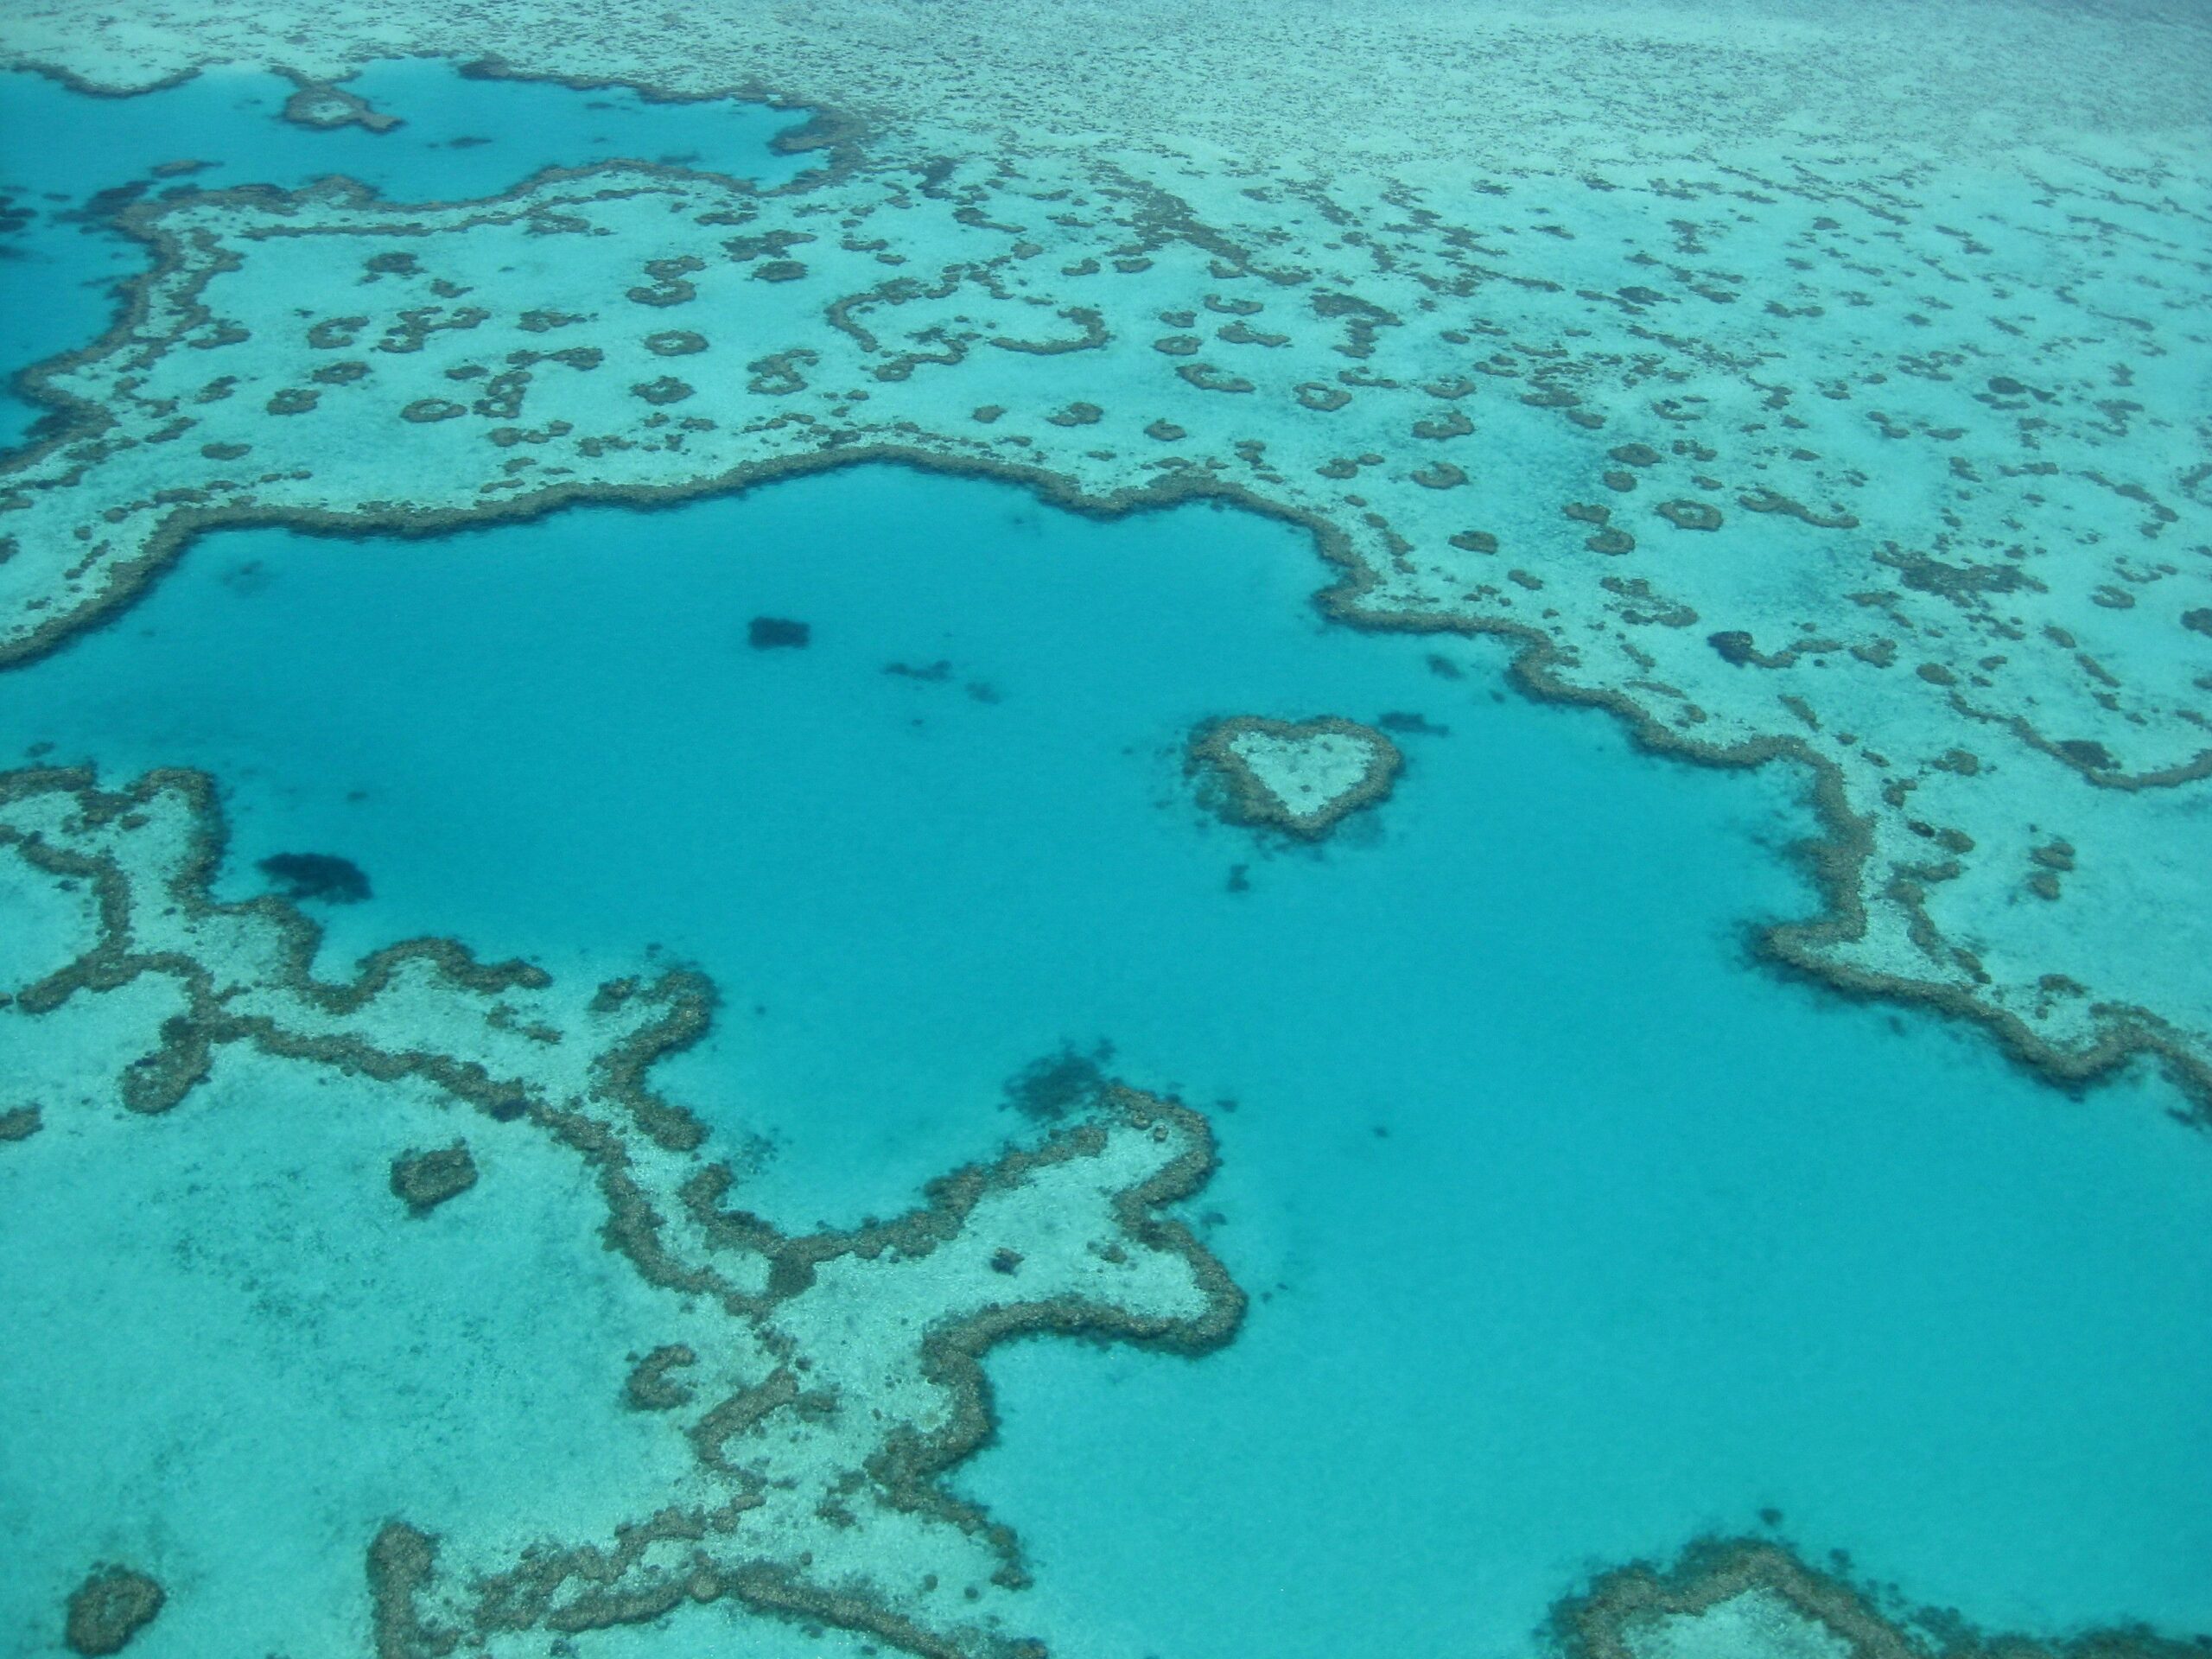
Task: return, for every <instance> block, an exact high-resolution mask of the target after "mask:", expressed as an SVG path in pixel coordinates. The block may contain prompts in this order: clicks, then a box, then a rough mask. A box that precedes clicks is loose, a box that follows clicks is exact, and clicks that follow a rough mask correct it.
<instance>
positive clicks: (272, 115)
mask: <svg viewBox="0 0 2212 1659" xmlns="http://www.w3.org/2000/svg"><path fill="white" fill-rule="evenodd" d="M346 90H347V91H349V92H353V93H354V94H355V95H356V96H358V97H360V98H364V99H367V100H368V102H369V104H370V105H371V106H372V108H374V109H376V110H377V111H380V112H382V113H385V114H389V115H396V116H397V117H399V118H401V121H402V123H403V124H402V125H400V126H397V127H395V128H393V129H391V130H389V131H386V132H383V133H372V132H370V131H368V130H365V129H364V128H361V127H359V126H348V127H340V128H337V129H334V130H319V129H316V128H313V127H307V126H302V125H300V124H297V123H295V122H290V121H286V120H284V119H283V118H282V112H283V108H284V102H285V99H288V98H289V97H290V96H291V94H292V92H293V91H294V86H293V83H292V82H290V81H289V80H286V79H283V77H282V76H279V75H274V74H269V73H263V72H258V71H249V70H243V69H211V70H207V71H206V72H203V73H200V74H198V75H195V76H194V78H193V79H190V80H188V81H185V82H183V83H182V84H181V85H179V86H171V87H168V88H165V89H163V90H162V91H161V92H154V93H149V94H148V95H146V96H143V97H139V98H127V99H98V100H94V99H87V98H86V97H85V96H84V95H82V94H79V93H77V92H71V91H69V90H68V89H67V87H65V86H62V85H60V83H59V82H57V81H54V80H50V79H47V78H46V77H45V76H42V75H38V74H34V73H30V72H29V71H28V70H16V71H11V72H6V73H0V208H4V209H6V210H9V211H10V213H11V215H28V216H29V217H28V218H22V219H16V218H13V217H11V218H10V220H9V221H8V223H7V225H6V227H5V228H0V377H5V376H10V375H12V374H14V373H15V372H16V371H17V370H18V369H21V368H23V367H25V366H27V365H29V364H32V363H35V362H38V361H40V360H41V359H45V358H48V357H52V356H54V355H55V354H57V353H61V352H66V351H70V350H73V349H74V348H76V347H77V346H81V345H83V344H85V343H86V342H87V341H89V340H92V339H93V338H94V337H95V336H97V335H98V334H99V333H100V332H101V331H102V330H103V329H105V327H107V325H108V323H109V322H110V321H111V319H112V318H113V315H114V314H115V310H116V304H117V302H116V299H115V284H116V283H118V282H119V281H121V280H123V279H124V278H126V277H133V276H136V275H137V274H138V273H139V272H140V271H142V270H144V269H145V266H146V259H145V255H144V252H143V249H142V248H141V247H140V246H139V245H138V244H137V243H135V242H133V241H131V240H130V239H129V238H125V237H123V236H121V235H118V234H117V233H116V232H113V231H112V230H110V229H108V228H106V227H105V226H103V225H101V224H100V223H99V220H98V219H97V217H89V218H88V217H87V213H88V211H90V210H96V209H97V207H98V204H96V203H94V202H93V200H92V199H93V198H94V196H96V195H97V194H99V193H100V192H103V191H118V190H126V189H134V188H135V189H137V191H138V192H140V193H141V194H145V195H149V196H154V195H158V194H161V193H162V192H164V191H167V190H172V189H195V188H196V189H207V190H223V189H230V188H235V187H237V186H239V185H247V184H262V185H273V186H275V187H277V188H280V189H286V190H292V189H297V188H299V187H300V186H302V185H303V184H306V183H308V182H309V181H311V180H315V179H319V178H323V177H326V176H327V175H331V174H334V173H335V174H343V175H345V176H346V177H347V178H350V179H355V180H358V181H359V182H361V183H363V184H365V185H367V186H369V187H370V188H372V189H373V190H375V191H377V192H378V194H381V195H384V196H386V197H388V198H390V199H391V200H395V201H458V200H467V199H469V198H472V197H476V196H489V195H496V194H499V193H500V192H501V191H504V190H507V189H511V188H513V187H514V186H515V185H517V184H519V183H521V182H522V181H523V180H524V179H526V178H528V177H530V176H531V175H532V174H534V173H537V172H540V171H542V170H543V169H544V168H549V167H584V166H588V165H590V164H591V163H593V162H605V161H613V160H618V159H620V160H632V161H645V162H665V163H667V164H670V165H672V166H679V167H685V168H696V169H698V170H700V171H703V172H715V173H724V174H728V175H731V176H733V177H738V178H746V179H751V180H753V181H756V182H758V183H759V184H760V186H761V187H762V188H772V187H773V186H775V185H779V184H782V183H785V182H787V181H790V180H791V179H793V178H795V177H797V176H798V175H799V173H800V172H802V171H803V170H804V168H806V167H807V166H808V165H809V164H810V163H809V162H808V160H807V158H805V157H804V156H779V155H776V154H774V153H773V152H772V151H771V150H769V149H767V148H766V144H767V141H768V140H769V139H770V138H771V137H773V136H774V135H775V134H776V133H778V132H780V131H783V130H787V129H789V128H791V127H792V126H794V125H796V124H798V120H799V119H801V118H800V117H798V116H794V115H791V114H789V113H786V112H784V111H776V110H772V109H769V108H767V107H766V105H759V104H741V103H738V102H736V101H734V100H732V99H715V100H712V101H707V102H700V103H651V102H648V101H647V100H645V99H643V98H641V97H640V96H639V94H637V93H636V92H632V91H630V90H629V89H628V88H626V87H613V88H606V89H600V90H594V91H589V92H574V91H571V90H569V88H567V87H565V86H557V85H554V84H550V83H543V82H535V81H526V80H478V79H468V78H467V77H464V76H463V75H462V74H461V73H460V70H459V67H457V66H456V65H454V64H451V63H447V62H442V61H440V60H436V59H414V60H391V61H385V62H380V63H374V64H372V65H370V66H369V67H367V68H366V69H365V70H363V71H362V73H360V74H359V75H358V76H356V77H354V78H353V79H351V80H349V81H347V82H346ZM183 161H204V162H210V163H212V165H210V166H209V167H207V168H204V169H202V170H200V171H198V172H194V173H191V174H188V175H183V176H181V177H175V178H168V179H163V178H161V177H158V176H156V175H155V174H154V172H153V170H152V169H154V168H157V167H160V166H162V165H163V164H165V163H168V162H183ZM39 412H40V411H39V410H38V409H37V408H36V407H35V405H33V404H29V403H28V402H26V401H25V400H24V399H22V397H18V396H16V395H15V393H14V392H13V391H10V393H9V395H8V397H6V399H5V400H4V401H0V450H4V449H6V448H10V447H12V446H14V445H16V444H17V443H20V442H22V439H23V436H24V435H25V434H26V433H27V432H28V431H29V428H30V426H31V423H33V422H34V421H35V420H36V418H37V417H38V415H39Z"/></svg>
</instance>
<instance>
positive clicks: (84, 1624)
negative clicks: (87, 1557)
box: [63, 1567, 168, 1654]
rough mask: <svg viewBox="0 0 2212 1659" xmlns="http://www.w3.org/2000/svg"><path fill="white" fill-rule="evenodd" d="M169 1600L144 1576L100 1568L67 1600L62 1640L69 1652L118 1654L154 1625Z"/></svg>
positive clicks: (126, 1570) (118, 1568)
mask: <svg viewBox="0 0 2212 1659" xmlns="http://www.w3.org/2000/svg"><path fill="white" fill-rule="evenodd" d="M167 1599H168V1597H167V1596H166V1595H165V1594H164V1593H163V1592H162V1586H160V1585H158V1584H156V1583H155V1582H154V1580H151V1579H149V1578H148V1577H147V1576H146V1575H145V1574H144V1573H138V1572H134V1571H132V1570H131V1569H130V1567H100V1568H99V1569H97V1570H96V1571H94V1572H93V1573H92V1576H91V1577H89V1578H87V1579H86V1580H85V1581H84V1583H82V1584H80V1585H79V1586H77V1590H76V1592H75V1593H74V1594H73V1595H72V1596H71V1597H70V1598H69V1620H68V1624H67V1625H66V1626H65V1627H64V1631H63V1634H64V1637H65V1638H66V1639H67V1642H68V1643H69V1651H70V1652H72V1653H82V1654H107V1653H120V1652H122V1651H123V1649H124V1644H125V1643H128V1642H129V1641H130V1638H131V1637H134V1636H136V1635H137V1634H138V1632H139V1631H140V1630H143V1629H144V1628H145V1627H146V1626H147V1625H149V1624H152V1623H153V1620H154V1615H155V1614H156V1613H158V1612H160V1611H162V1602H164V1601H166V1600H167Z"/></svg>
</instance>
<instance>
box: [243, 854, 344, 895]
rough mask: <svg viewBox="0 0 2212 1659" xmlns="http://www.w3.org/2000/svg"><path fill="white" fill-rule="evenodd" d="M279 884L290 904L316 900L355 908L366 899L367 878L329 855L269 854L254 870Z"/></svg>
mask: <svg viewBox="0 0 2212 1659" xmlns="http://www.w3.org/2000/svg"><path fill="white" fill-rule="evenodd" d="M257 868H259V869H260V871H261V873H262V874H264V875H266V876H268V877H270V879H271V880H276V881H277V882H279V883H281V884H282V886H281V887H280V888H279V891H280V892H282V893H283V895H284V897H285V898H287V899H290V900H291V901H292V902H293V903H294V904H298V903H300V902H301V901H302V900H304V899H321V900H322V901H323V902H324V903H325V904H331V905H358V904H359V903H360V902H361V900H362V899H365V898H367V897H368V896H369V878H368V875H367V874H366V872H365V871H364V870H363V869H362V868H361V867H360V866H359V865H358V864H356V863H354V862H353V860H352V859H350V858H340V857H338V856H337V855H335V854H333V853H271V854H270V855H269V856H268V857H267V858H264V859H263V860H262V861H261V862H260V864H259V866H258V867H257Z"/></svg>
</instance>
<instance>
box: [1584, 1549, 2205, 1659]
mask: <svg viewBox="0 0 2212 1659" xmlns="http://www.w3.org/2000/svg"><path fill="white" fill-rule="evenodd" d="M1753 1594H1756V1595H1759V1596H1762V1597H1764V1598H1765V1599H1769V1600H1770V1601H1772V1602H1775V1603H1778V1604H1780V1605H1782V1606H1783V1607H1785V1608H1787V1609H1788V1610H1789V1612H1791V1613H1793V1614H1795V1615H1796V1617H1797V1618H1800V1619H1802V1620H1803V1621H1804V1622H1805V1623H1806V1624H1810V1625H1813V1626H1815V1627H1816V1628H1817V1629H1819V1630H1821V1631H1823V1632H1825V1633H1826V1634H1827V1635H1828V1636H1830V1637H1834V1639H1835V1640H1836V1641H1838V1642H1840V1643H1842V1644H1843V1645H1844V1647H1845V1649H1847V1652H1848V1654H1849V1656H1850V1659H2202V1656H2203V1655H2204V1654H2205V1653H2206V1652H2207V1651H2208V1650H2212V1642H2208V1641H2207V1640H2206V1639H2203V1638H2199V1639H2197V1640H2195V1641H2176V1640H2173V1639H2172V1638H2171V1637H2162V1636H2159V1635H2158V1634H2157V1633H2155V1632H2154V1631H2152V1630H2148V1629H2146V1628H2145V1627H2143V1626H2140V1625H2135V1626H2129V1627H2126V1628H2123V1629H2118V1630H2096V1631H2092V1632H2089V1633H2088V1634H2086V1635H2082V1636H2075V1637H2068V1638H2066V1639H2064V1640H2063V1641H2055V1642H2045V1641H2039V1640H2037V1639H2034V1638H2031V1637H2022V1636H1989V1635H1986V1634H1984V1633H1982V1632H1980V1631H1978V1630H1974V1629H1973V1628H1972V1627H1970V1626H1969V1625H1967V1623H1966V1622H1965V1621H1964V1620H1963V1619H1961V1618H1960V1617H1959V1616H1958V1615H1957V1614H1956V1613H1955V1612H1952V1611H1949V1610H1948V1609H1943V1608H1914V1609H1911V1610H1909V1611H1903V1612H1900V1613H1898V1614H1897V1615H1894V1616H1892V1615H1891V1614H1888V1613H1885V1611H1882V1610H1881V1609H1880V1608H1879V1607H1878V1606H1877V1605H1876V1604H1875V1601H1874V1599H1872V1596H1870V1595H1869V1594H1868V1593H1867V1592H1864V1591H1862V1590H1860V1589H1859V1588H1858V1587H1857V1586H1854V1585H1853V1584H1852V1583H1850V1582H1849V1581H1848V1580H1846V1579H1844V1578H1841V1577H1840V1576H1838V1575H1836V1574H1834V1573H1823V1572H1821V1571H1819V1570H1817V1569H1816V1568H1814V1567H1808V1566H1807V1565H1806V1564H1805V1563H1804V1562H1803V1561H1802V1560H1799V1559H1798V1558H1797V1557H1796V1555H1795V1554H1791V1553H1790V1551H1789V1550H1788V1549H1786V1548H1783V1547H1782V1546H1781V1545H1779V1544H1776V1543H1773V1542H1770V1541H1767V1540H1764V1539H1758V1538H1707V1539H1701V1540H1700V1541H1698V1542H1696V1543H1694V1544H1692V1545H1691V1546H1690V1547H1689V1548H1688V1549H1686V1550H1685V1551H1684V1552H1683V1553H1682V1555H1681V1559H1680V1560H1677V1561H1676V1562H1675V1565H1674V1567H1671V1568H1669V1569H1667V1570H1664V1571H1662V1570H1661V1569H1659V1568H1657V1567H1654V1566H1652V1565H1650V1564H1649V1563H1647V1562H1636V1563H1632V1564H1630V1565H1629V1566H1626V1567H1617V1568H1615V1569H1613V1570H1612V1571H1611V1572H1608V1573H1603V1574H1601V1575H1600V1576H1599V1578H1598V1579H1597V1580H1594V1581H1593V1582H1592V1584H1591V1585H1590V1586H1589V1587H1588V1588H1587V1589H1586V1590H1585V1591H1582V1592H1579V1593H1577V1594H1575V1595H1573V1596H1569V1597H1567V1599H1564V1600H1562V1601H1560V1602H1559V1603H1558V1604H1557V1605H1554V1608H1553V1609H1552V1615H1551V1619H1550V1635H1551V1637H1552V1640H1553V1643H1554V1649H1555V1651H1557V1652H1558V1653H1559V1654H1560V1656H1561V1659H1637V1655H1638V1652H1639V1643H1638V1642H1637V1637H1639V1636H1640V1635H1642V1634H1643V1633H1644V1632H1646V1631H1648V1630H1650V1629H1652V1627H1654V1626H1655V1625H1656V1624H1660V1623H1661V1622H1662V1621H1668V1620H1674V1619H1695V1618H1698V1617H1700V1615H1702V1614H1704V1613H1706V1612H1707V1611H1710V1610H1712V1609H1713V1608H1715V1607H1718V1606H1719V1605H1722V1604H1723V1603H1726V1602H1729V1601H1732V1600H1733V1599H1736V1598H1737V1597H1738V1596H1744V1595H1753ZM1930 1637H1932V1638H1933V1640H1932V1641H1931V1640H1929V1638H1930ZM1674 1650H1675V1651H1686V1650H1694V1649H1682V1648H1679V1647H1678V1648H1676V1649H1674Z"/></svg>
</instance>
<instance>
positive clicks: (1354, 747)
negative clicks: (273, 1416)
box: [1190, 715, 1405, 841]
mask: <svg viewBox="0 0 2212 1659" xmlns="http://www.w3.org/2000/svg"><path fill="white" fill-rule="evenodd" d="M1404 764H1405V757H1404V756H1403V755H1402V754H1401V753H1399V752H1398V746H1397V745H1396V744H1395V743H1393V742H1392V741H1390V740H1389V738H1388V737H1385V736H1384V735H1383V734H1382V733H1381V732H1378V731H1376V729H1375V728H1373V727H1371V726H1363V725H1361V724H1360V723H1359V722H1358V721H1351V720H1344V719H1341V718H1339V717H1338V716H1336V715H1326V716H1324V717H1323V718H1321V719H1319V720H1306V721H1281V720H1269V719H1268V718H1266V717H1265V716H1264V715H1232V716H1231V717H1230V718H1229V719H1226V720H1216V721H1208V722H1207V723H1206V724H1205V725H1204V726H1202V727H1200V728H1198V731H1197V733H1196V734H1193V735H1192V739H1191V751H1190V770H1191V772H1192V775H1193V776H1195V777H1197V778H1198V780H1199V785H1198V787H1199V798H1200V799H1201V800H1203V801H1204V802H1205V804H1206V805H1207V806H1209V807H1211V809H1212V810H1214V811H1215V812H1217V813H1218V814H1219V815H1220V816H1221V817H1224V818H1226V819H1228V820H1229V821H1230V823H1243V824H1250V825H1255V826H1259V825H1265V826H1267V827H1268V828H1271V829H1281V830H1284V831H1286V832H1287V833H1288V834H1290V835H1293V836H1298V837H1299V838H1300V840H1304V841H1319V839H1321V837H1322V836H1325V835H1327V834H1328V833H1329V832H1330V831H1331V830H1332V829H1335V828H1336V827H1337V825H1338V824H1339V823H1342V822H1343V821H1344V819H1345V818H1346V817H1349V816H1350V815H1351V814H1352V813H1354V812H1357V810H1359V809H1360V808H1361V807H1363V806H1368V805H1370V804H1373V803H1375V802H1376V801H1379V800H1381V799H1383V797H1385V796H1386V795H1388V794H1389V792H1390V789H1391V785H1394V784H1395V782H1396V781H1397V777H1398V771H1399V768H1400V767H1401V766H1403V765H1404Z"/></svg>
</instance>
